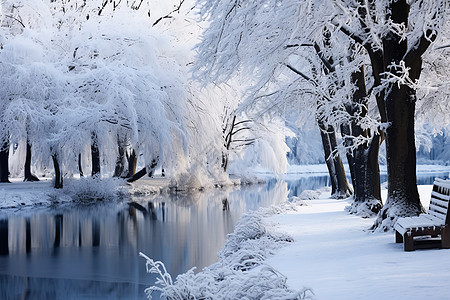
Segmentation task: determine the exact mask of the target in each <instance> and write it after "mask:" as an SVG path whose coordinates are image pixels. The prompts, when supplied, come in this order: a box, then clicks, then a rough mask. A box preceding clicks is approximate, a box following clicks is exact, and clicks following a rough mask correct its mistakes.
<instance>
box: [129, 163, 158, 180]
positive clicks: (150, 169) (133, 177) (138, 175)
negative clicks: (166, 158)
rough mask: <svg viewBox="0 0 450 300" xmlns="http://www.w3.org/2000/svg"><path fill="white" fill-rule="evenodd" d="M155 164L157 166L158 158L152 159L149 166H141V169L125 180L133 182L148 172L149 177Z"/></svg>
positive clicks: (153, 170)
mask: <svg viewBox="0 0 450 300" xmlns="http://www.w3.org/2000/svg"><path fill="white" fill-rule="evenodd" d="M157 166H158V158H156V159H153V160H152V163H151V164H150V165H149V166H147V167H145V168H142V169H141V170H139V172H137V173H136V174H134V175H133V176H131V177H130V178H128V180H127V182H134V181H136V180H138V179H140V178H142V177H144V175H145V174H148V176H149V177H152V176H153V173H154V172H155V169H156V167H157Z"/></svg>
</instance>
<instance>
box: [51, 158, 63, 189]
mask: <svg viewBox="0 0 450 300" xmlns="http://www.w3.org/2000/svg"><path fill="white" fill-rule="evenodd" d="M52 160H53V167H54V169H55V184H54V188H55V189H62V188H63V176H62V172H61V169H60V166H59V161H58V155H57V154H53V155H52Z"/></svg>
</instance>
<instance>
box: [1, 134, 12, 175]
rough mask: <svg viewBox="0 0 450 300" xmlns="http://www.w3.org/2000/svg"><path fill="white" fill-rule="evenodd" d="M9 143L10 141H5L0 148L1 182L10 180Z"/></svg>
mask: <svg viewBox="0 0 450 300" xmlns="http://www.w3.org/2000/svg"><path fill="white" fill-rule="evenodd" d="M8 157H9V145H8V141H6V140H5V141H3V143H2V147H1V148H0V182H10V181H9V162H8Z"/></svg>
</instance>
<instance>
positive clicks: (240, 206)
mask: <svg viewBox="0 0 450 300" xmlns="http://www.w3.org/2000/svg"><path fill="white" fill-rule="evenodd" d="M435 176H439V177H441V178H446V177H447V176H448V173H444V174H426V175H422V176H419V178H418V181H419V183H421V184H430V183H432V181H433V180H434V177H435ZM327 185H329V180H328V177H327V176H306V177H305V176H298V177H295V176H290V177H289V178H288V179H285V180H275V179H271V180H269V181H268V182H267V183H266V184H260V185H249V186H242V187H234V188H227V189H213V190H208V191H203V192H196V193H188V194H186V193H172V194H167V195H158V196H130V198H127V199H122V201H119V202H113V203H111V202H108V203H97V204H90V205H68V206H64V207H54V208H41V209H38V208H33V209H29V210H21V211H19V212H13V211H11V212H6V213H5V212H2V214H1V215H0V299H145V293H144V289H145V288H146V287H148V286H149V285H151V284H152V283H153V281H154V280H155V278H154V277H153V276H152V275H149V274H147V273H146V270H145V261H144V259H143V258H141V257H139V252H143V253H145V254H146V255H147V256H149V257H151V258H153V259H155V260H161V261H162V262H164V264H165V265H166V267H167V270H168V271H169V273H171V274H172V276H173V278H175V276H176V275H177V274H180V273H184V272H186V271H187V270H189V269H190V268H192V267H194V266H196V267H197V269H198V270H201V269H202V268H203V267H205V266H207V265H210V264H212V263H214V262H215V261H216V260H217V251H218V250H219V249H220V248H221V247H222V245H223V244H224V242H225V239H226V235H227V234H228V233H230V232H232V231H233V229H234V226H235V224H236V222H237V221H238V220H239V219H240V218H241V216H242V214H243V213H244V212H246V211H249V210H256V209H258V208H259V207H261V206H270V205H271V204H276V201H280V200H283V199H286V197H288V196H295V195H299V194H300V193H301V192H302V191H303V190H306V189H317V188H320V187H323V186H327Z"/></svg>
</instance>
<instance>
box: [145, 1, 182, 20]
mask: <svg viewBox="0 0 450 300" xmlns="http://www.w3.org/2000/svg"><path fill="white" fill-rule="evenodd" d="M183 3H184V0H181V1H180V4H178V6H177V7H176V8H175V9H174V10H172V11H171V12H170V13H168V14H167V15H165V16H163V17H160V18H159V19H158V20H156V21H155V23H153V25H152V26H155V25H157V24H158V23H159V22H161V20H162V19H170V18H173V17H172V14H173V13H176V12H177V13H180V9H181V5H183Z"/></svg>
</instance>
